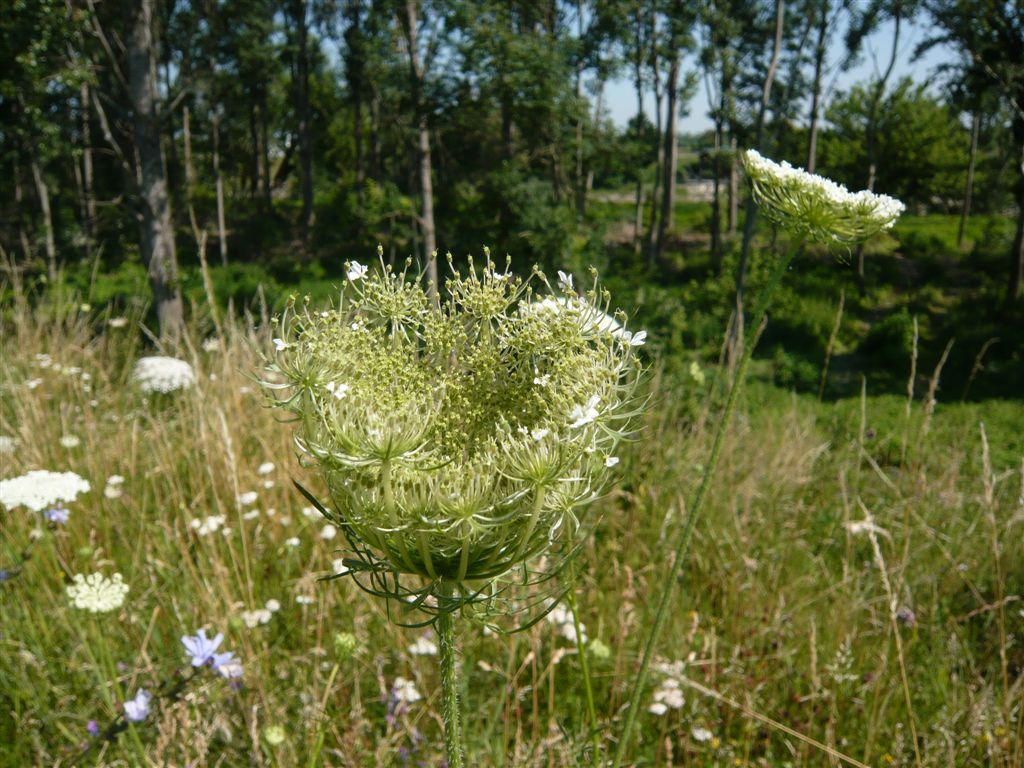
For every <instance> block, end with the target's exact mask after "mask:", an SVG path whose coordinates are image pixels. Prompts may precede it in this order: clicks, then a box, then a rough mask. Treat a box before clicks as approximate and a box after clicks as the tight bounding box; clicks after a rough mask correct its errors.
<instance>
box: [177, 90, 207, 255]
mask: <svg viewBox="0 0 1024 768" xmlns="http://www.w3.org/2000/svg"><path fill="white" fill-rule="evenodd" d="M181 140H182V146H183V152H182V154H183V156H184V162H185V206H186V207H187V209H188V223H189V225H190V226H191V227H192V236H193V237H194V238H195V239H196V242H197V243H198V242H199V240H200V238H201V237H202V232H200V230H199V221H198V220H197V219H196V209H195V205H194V204H193V201H192V194H193V192H194V191H195V188H196V169H195V166H194V165H193V164H192V110H191V109H189V106H188V104H187V103H186V104H185V105H184V106H183V107H182V108H181Z"/></svg>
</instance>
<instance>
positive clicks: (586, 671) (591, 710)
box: [565, 563, 601, 768]
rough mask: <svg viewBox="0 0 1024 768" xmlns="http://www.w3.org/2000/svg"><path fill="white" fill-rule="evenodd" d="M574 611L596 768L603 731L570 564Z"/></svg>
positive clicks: (570, 599) (598, 767)
mask: <svg viewBox="0 0 1024 768" xmlns="http://www.w3.org/2000/svg"><path fill="white" fill-rule="evenodd" d="M565 597H566V600H567V601H568V603H569V610H570V611H572V625H573V628H574V629H575V630H576V652H577V654H578V655H579V657H580V669H581V671H582V672H583V690H584V693H586V696H587V716H588V717H589V718H590V739H591V742H592V745H593V750H594V758H593V762H594V768H601V731H600V729H599V728H598V727H597V709H596V708H595V707H594V686H593V684H592V683H591V680H590V662H589V661H588V660H587V643H586V641H585V640H584V639H583V631H582V628H581V627H580V617H579V612H578V611H577V609H576V565H575V563H570V565H569V590H568V592H566V593H565Z"/></svg>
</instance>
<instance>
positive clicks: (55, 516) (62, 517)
mask: <svg viewBox="0 0 1024 768" xmlns="http://www.w3.org/2000/svg"><path fill="white" fill-rule="evenodd" d="M43 517H45V518H46V519H47V520H48V521H50V522H51V523H58V524H60V525H64V523H66V522H67V521H68V518H69V517H71V513H70V512H68V511H67V510H66V509H64V507H53V508H52V509H48V510H46V512H44V513H43Z"/></svg>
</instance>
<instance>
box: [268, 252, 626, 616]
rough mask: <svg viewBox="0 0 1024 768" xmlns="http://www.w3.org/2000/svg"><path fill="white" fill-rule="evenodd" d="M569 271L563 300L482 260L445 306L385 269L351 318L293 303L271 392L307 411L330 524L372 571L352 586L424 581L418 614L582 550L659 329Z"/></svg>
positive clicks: (352, 299)
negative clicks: (589, 514)
mask: <svg viewBox="0 0 1024 768" xmlns="http://www.w3.org/2000/svg"><path fill="white" fill-rule="evenodd" d="M560 277H561V280H560V283H561V287H562V290H563V292H564V295H558V296H546V297H543V298H538V297H534V296H533V294H532V289H531V287H530V286H531V281H525V282H524V281H522V280H521V279H520V278H518V277H516V276H515V275H514V274H512V273H511V272H510V271H508V270H506V271H504V272H499V271H497V270H496V269H495V267H494V265H493V264H491V263H488V264H487V265H486V267H485V268H484V269H483V270H480V271H478V270H476V269H474V267H473V265H472V264H470V269H469V272H468V274H463V273H461V272H459V271H457V270H455V269H454V268H453V270H452V275H451V277H450V278H449V279H448V280H447V281H445V283H444V285H443V286H442V289H443V290H442V291H441V296H440V300H439V301H437V302H435V301H434V300H433V298H432V297H430V296H428V295H427V292H426V291H425V289H424V288H423V286H422V284H421V283H420V281H419V280H418V279H413V278H412V277H411V276H407V275H406V274H405V273H402V274H395V273H394V272H393V271H391V270H390V269H389V268H387V267H386V265H384V264H383V263H382V265H381V269H380V270H379V271H375V272H373V273H360V277H359V279H358V281H355V280H353V281H352V282H351V283H350V284H349V285H348V286H347V288H346V295H345V297H344V301H343V303H342V305H341V308H340V309H337V310H332V311H327V312H323V311H313V310H296V308H295V305H294V304H293V305H291V306H290V307H289V309H288V311H287V312H286V314H285V316H284V318H283V319H282V320H281V321H280V326H279V327H280V329H281V330H280V333H281V337H282V338H283V339H285V340H286V341H287V342H288V347H287V349H286V350H285V351H283V352H281V353H278V354H276V355H275V356H274V357H273V359H272V360H271V361H270V370H271V371H273V372H274V376H273V377H272V378H273V379H274V381H273V382H268V384H267V387H268V389H272V390H274V391H277V392H278V393H279V396H278V398H277V401H276V402H277V404H278V405H279V406H281V407H284V408H286V409H289V410H291V411H292V412H294V414H295V415H296V416H298V418H297V419H296V424H298V425H299V426H298V429H299V434H298V435H297V441H298V443H299V445H300V447H301V448H302V449H303V450H304V451H305V452H306V453H307V454H308V455H309V456H311V457H312V458H313V459H314V460H315V461H316V462H317V463H318V464H319V466H320V468H321V470H322V472H323V474H324V477H325V479H326V481H327V485H328V488H329V491H330V497H331V498H330V500H331V502H332V503H333V509H332V510H327V515H328V518H329V522H331V523H332V524H333V525H335V526H337V527H338V528H339V529H340V530H342V531H344V532H345V534H346V536H347V537H348V538H349V540H350V541H353V542H356V543H357V544H358V546H357V552H356V554H357V556H358V558H359V559H362V560H364V561H365V563H366V565H367V566H368V567H367V568H364V569H359V570H357V569H353V570H352V574H353V576H354V577H355V578H363V577H364V576H365V574H367V573H384V572H388V573H392V574H413V575H415V576H418V577H422V579H424V580H426V581H427V583H428V585H429V586H426V587H424V589H426V590H428V591H431V592H432V591H433V590H436V591H437V594H430V595H429V596H430V597H431V598H441V599H440V600H439V601H434V602H431V601H430V600H426V599H422V600H418V601H414V602H415V603H416V605H418V606H421V607H423V608H424V609H426V610H431V609H432V608H433V606H435V605H442V606H443V605H445V600H444V599H443V598H444V597H445V596H446V595H447V590H448V588H449V585H451V584H453V583H454V584H459V585H461V584H465V583H466V582H477V583H476V584H474V585H473V586H472V588H471V589H472V590H479V589H480V588H481V587H483V586H484V585H485V584H486V583H487V582H489V581H492V580H495V579H498V578H501V577H503V576H505V575H506V574H508V573H509V572H510V571H512V570H513V569H514V568H516V567H517V566H521V565H523V564H524V563H526V562H527V561H529V560H531V559H532V558H533V557H534V556H536V555H539V554H541V553H542V552H545V551H546V550H548V549H551V548H554V549H555V550H556V552H566V551H568V550H570V549H571V544H572V541H573V537H574V536H575V534H576V531H577V529H578V528H579V525H580V518H579V516H578V515H579V513H580V512H581V511H582V510H583V509H584V508H585V506H586V505H587V504H588V503H589V502H590V501H591V500H592V499H593V498H594V497H595V496H596V495H597V494H599V493H600V492H601V490H602V489H603V488H604V486H605V484H606V483H607V482H608V478H609V474H610V473H609V468H608V467H606V466H605V462H604V459H605V457H606V456H608V455H610V454H611V452H612V449H613V448H614V446H615V444H616V443H617V442H618V440H620V439H621V438H622V437H623V436H624V435H626V434H627V433H628V431H629V425H630V422H631V419H632V417H633V416H634V415H636V413H637V411H638V400H637V398H636V396H635V390H636V386H637V383H638V380H639V377H640V373H641V370H642V364H641V362H640V360H639V359H638V357H637V351H636V350H637V347H638V346H639V345H640V344H641V343H642V342H643V341H644V339H645V336H646V335H645V334H644V333H643V332H639V333H636V334H630V333H628V332H626V331H625V329H624V321H625V316H624V315H622V314H621V313H620V314H619V319H615V318H613V317H611V316H610V315H608V314H607V309H608V298H607V296H606V295H605V293H604V291H602V290H601V289H600V288H599V287H598V286H597V285H596V284H595V285H594V287H592V288H591V290H589V291H588V292H586V294H585V295H582V296H581V295H578V294H577V293H576V292H575V290H576V286H574V285H573V284H572V282H571V281H570V279H569V277H570V276H569V275H568V274H567V273H563V274H562V275H560ZM537 284H543V285H545V286H546V285H548V284H547V281H546V279H544V278H543V277H538V278H537ZM282 379H283V380H284V381H283V382H282V381H281V380H282ZM342 382H343V384H342ZM342 386H344V390H342ZM340 391H343V393H344V397H341V398H339V397H338V394H339V392H340ZM558 562H560V560H559V559H558V558H557V557H554V558H551V559H550V563H551V564H552V565H550V566H549V567H557V563H558ZM442 582H444V583H443V584H442ZM385 589H386V590H387V594H391V595H393V596H394V597H402V598H403V599H408V597H409V594H408V592H404V593H403V591H402V589H397V590H395V589H392V588H391V587H384V586H382V585H379V584H378V585H377V591H378V592H380V591H382V590H385ZM467 589H470V588H469V587H467Z"/></svg>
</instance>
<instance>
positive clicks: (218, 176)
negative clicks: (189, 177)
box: [210, 107, 228, 267]
mask: <svg viewBox="0 0 1024 768" xmlns="http://www.w3.org/2000/svg"><path fill="white" fill-rule="evenodd" d="M218 109H219V107H214V108H213V115H212V116H211V119H210V126H211V129H212V131H213V179H214V181H213V183H214V187H215V188H216V190H217V241H218V242H219V244H220V263H221V266H223V267H226V266H227V265H228V233H227V225H226V223H225V220H224V219H225V215H224V175H223V174H222V173H221V172H220V113H219V112H218Z"/></svg>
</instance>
